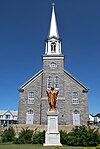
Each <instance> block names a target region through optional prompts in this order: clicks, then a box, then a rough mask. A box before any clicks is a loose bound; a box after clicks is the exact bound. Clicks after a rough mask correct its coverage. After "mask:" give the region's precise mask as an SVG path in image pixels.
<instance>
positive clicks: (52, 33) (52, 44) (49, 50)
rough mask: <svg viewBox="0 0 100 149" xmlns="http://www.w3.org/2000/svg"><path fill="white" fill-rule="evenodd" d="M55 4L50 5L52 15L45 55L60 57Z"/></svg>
mask: <svg viewBox="0 0 100 149" xmlns="http://www.w3.org/2000/svg"><path fill="white" fill-rule="evenodd" d="M54 6H55V4H54V2H53V3H52V14H51V22H50V30H49V35H48V38H47V39H46V47H45V54H47V55H60V54H61V39H60V38H59V34H58V28H57V22H56V15H55V8H54Z"/></svg>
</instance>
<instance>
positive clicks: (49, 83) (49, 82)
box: [47, 76, 52, 88]
mask: <svg viewBox="0 0 100 149" xmlns="http://www.w3.org/2000/svg"><path fill="white" fill-rule="evenodd" d="M51 87H52V77H51V76H49V77H48V78H47V88H51Z"/></svg>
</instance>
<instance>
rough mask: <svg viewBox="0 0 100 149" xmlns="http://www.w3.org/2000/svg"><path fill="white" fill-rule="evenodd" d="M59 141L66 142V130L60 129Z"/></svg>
mask: <svg viewBox="0 0 100 149" xmlns="http://www.w3.org/2000/svg"><path fill="white" fill-rule="evenodd" d="M60 142H61V144H67V132H66V131H62V130H60Z"/></svg>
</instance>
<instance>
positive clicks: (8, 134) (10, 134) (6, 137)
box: [1, 127, 15, 142]
mask: <svg viewBox="0 0 100 149" xmlns="http://www.w3.org/2000/svg"><path fill="white" fill-rule="evenodd" d="M1 138H2V142H11V141H13V140H14V138H15V130H14V129H13V127H9V128H8V129H5V130H4V131H3V133H2V135H1Z"/></svg>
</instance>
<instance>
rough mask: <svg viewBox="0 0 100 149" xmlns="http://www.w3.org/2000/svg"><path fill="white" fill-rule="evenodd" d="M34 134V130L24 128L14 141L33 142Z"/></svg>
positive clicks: (21, 142)
mask: <svg viewBox="0 0 100 149" xmlns="http://www.w3.org/2000/svg"><path fill="white" fill-rule="evenodd" d="M32 135H33V130H29V129H28V128H27V129H24V128H22V130H21V132H20V133H19V138H16V139H15V140H14V143H16V144H18V143H19V144H27V143H32Z"/></svg>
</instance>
